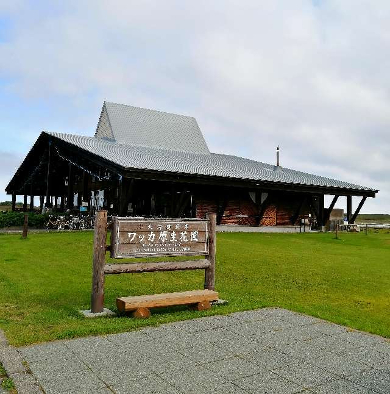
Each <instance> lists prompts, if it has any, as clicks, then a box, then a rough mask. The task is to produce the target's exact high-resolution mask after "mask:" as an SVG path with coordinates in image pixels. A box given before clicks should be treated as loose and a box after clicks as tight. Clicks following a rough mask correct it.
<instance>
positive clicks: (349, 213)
mask: <svg viewBox="0 0 390 394" xmlns="http://www.w3.org/2000/svg"><path fill="white" fill-rule="evenodd" d="M351 217H352V196H347V220H348V223H349V221H350V220H351Z"/></svg>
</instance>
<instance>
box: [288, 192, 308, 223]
mask: <svg viewBox="0 0 390 394" xmlns="http://www.w3.org/2000/svg"><path fill="white" fill-rule="evenodd" d="M305 201H306V196H303V198H302V200H301V201H300V202H299V204H298V208H297V210H296V211H295V213H294V215H293V216H291V224H292V225H294V223H295V222H296V221H297V219H298V216H299V214H300V213H301V209H302V207H303V204H304V203H305Z"/></svg>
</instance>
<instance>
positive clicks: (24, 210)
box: [23, 194, 28, 212]
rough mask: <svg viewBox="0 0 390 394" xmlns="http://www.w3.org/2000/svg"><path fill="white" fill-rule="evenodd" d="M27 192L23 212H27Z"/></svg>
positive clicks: (24, 197)
mask: <svg viewBox="0 0 390 394" xmlns="http://www.w3.org/2000/svg"><path fill="white" fill-rule="evenodd" d="M27 205H28V204H27V194H25V195H24V196H23V212H27Z"/></svg>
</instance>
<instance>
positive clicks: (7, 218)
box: [0, 211, 64, 228]
mask: <svg viewBox="0 0 390 394" xmlns="http://www.w3.org/2000/svg"><path fill="white" fill-rule="evenodd" d="M27 214H28V226H29V227H34V228H44V227H45V223H46V222H47V221H48V220H49V213H45V214H43V215H42V214H40V213H35V212H28V213H27ZM50 215H55V216H58V215H64V214H63V213H52V212H51V213H50ZM23 223H24V212H12V211H8V212H3V213H2V214H0V228H4V227H20V226H23Z"/></svg>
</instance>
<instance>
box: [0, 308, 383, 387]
mask: <svg viewBox="0 0 390 394" xmlns="http://www.w3.org/2000/svg"><path fill="white" fill-rule="evenodd" d="M1 351H3V352H5V351H6V350H4V346H3V348H2V350H1ZM20 352H21V353H22V355H23V357H24V358H25V359H26V361H27V362H28V364H29V366H30V369H31V371H32V372H33V374H34V377H36V378H37V379H38V380H39V382H40V383H41V384H42V386H43V388H44V389H45V391H46V392H47V393H56V394H57V393H59V394H61V393H106V392H111V393H112V392H113V391H115V392H118V393H122V392H123V393H127V392H129V393H143V392H145V393H173V394H178V393H196V394H202V393H244V392H246V393H248V392H251V393H262V392H267V393H298V392H301V391H302V390H304V391H303V392H305V393H309V392H311V390H312V392H315V391H316V392H319V393H326V392H334V393H343V392H351V393H353V392H362V393H364V392H367V390H368V392H379V393H384V392H387V393H389V392H390V389H389V388H390V378H389V376H390V373H389V369H388V368H389V365H390V344H389V342H388V341H386V340H385V339H383V338H380V337H377V336H373V335H369V334H365V333H361V332H357V331H350V330H348V329H346V328H345V327H342V326H338V325H335V324H331V323H328V322H325V321H322V320H319V319H315V318H312V317H307V316H304V315H301V314H297V313H293V312H290V311H285V310H282V309H278V308H266V309H261V310H257V311H249V312H243V313H234V314H231V315H228V316H211V317H204V318H200V319H194V320H189V321H183V322H177V323H170V324H166V325H161V326H159V327H151V328H146V329H142V330H139V331H133V332H128V333H122V334H112V335H107V336H103V337H88V338H80V339H76V340H67V341H57V342H53V343H49V344H41V345H34V346H28V347H23V348H20ZM110 390H111V391H110ZM29 394H30V393H29Z"/></svg>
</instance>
